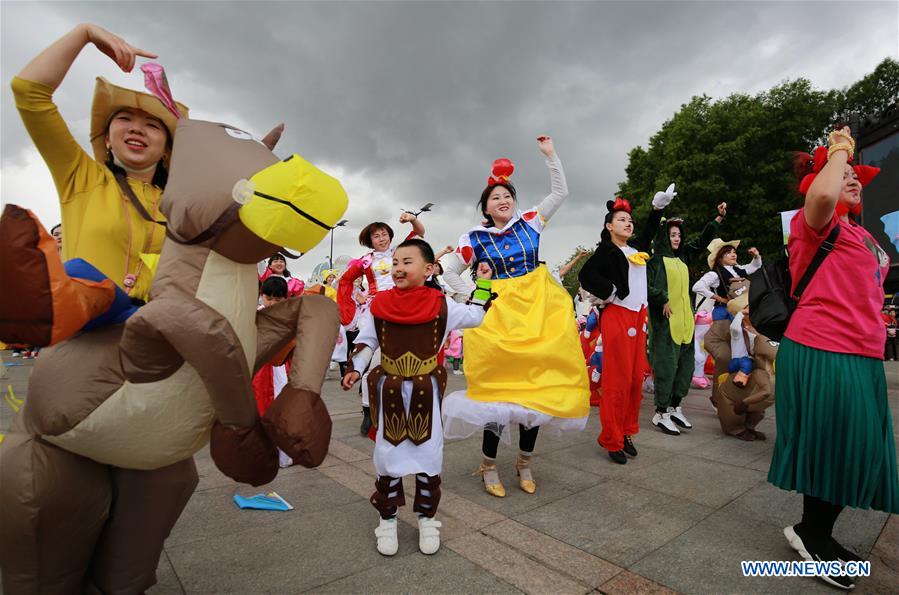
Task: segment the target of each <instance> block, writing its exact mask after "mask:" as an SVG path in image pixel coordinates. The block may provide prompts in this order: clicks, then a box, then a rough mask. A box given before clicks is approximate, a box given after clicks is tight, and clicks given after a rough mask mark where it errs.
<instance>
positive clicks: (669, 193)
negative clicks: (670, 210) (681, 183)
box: [652, 183, 677, 211]
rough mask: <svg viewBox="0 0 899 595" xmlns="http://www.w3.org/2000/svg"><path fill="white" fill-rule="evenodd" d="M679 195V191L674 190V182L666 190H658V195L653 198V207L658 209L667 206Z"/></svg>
mask: <svg viewBox="0 0 899 595" xmlns="http://www.w3.org/2000/svg"><path fill="white" fill-rule="evenodd" d="M675 196H677V192H675V191H674V184H673V183H672V184H671V185H670V186H668V188H667V189H666V190H665V191H664V192H656V195H655V196H654V197H653V198H652V207H653V208H654V209H656V210H658V211H660V210H662V209H664V208H665V207H667V206H668V205H669V204H670V203H671V201H672V200H674V197H675Z"/></svg>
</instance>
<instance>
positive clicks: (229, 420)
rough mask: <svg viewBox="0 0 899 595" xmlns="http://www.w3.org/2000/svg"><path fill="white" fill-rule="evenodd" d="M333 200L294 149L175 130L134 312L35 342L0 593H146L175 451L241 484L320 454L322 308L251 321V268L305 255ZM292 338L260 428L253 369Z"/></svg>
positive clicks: (196, 128)
mask: <svg viewBox="0 0 899 595" xmlns="http://www.w3.org/2000/svg"><path fill="white" fill-rule="evenodd" d="M346 206H347V198H346V194H345V193H344V191H343V189H342V188H341V186H340V184H339V183H338V182H337V180H335V179H333V178H331V177H329V176H327V175H326V174H324V173H322V172H321V171H319V170H317V169H316V168H314V167H313V166H312V165H310V164H309V163H307V162H306V161H305V160H303V159H302V158H301V157H300V156H298V155H293V156H292V157H289V158H288V159H285V160H284V161H280V160H279V159H278V158H277V157H276V156H275V155H274V154H273V153H272V152H271V151H270V150H269V149H268V148H267V147H266V146H265V145H263V144H262V143H261V142H259V141H257V140H255V139H254V138H253V137H251V136H250V135H249V134H247V133H245V132H243V131H240V130H237V129H235V128H233V127H230V126H227V125H223V124H216V123H211V122H202V121H198V120H180V121H179V123H178V128H177V134H176V136H175V145H174V152H173V160H172V166H171V170H170V178H169V182H168V185H167V188H166V191H165V194H164V197H163V200H162V211H163V213H164V214H165V216H166V219H167V221H168V228H167V238H166V242H165V245H164V246H163V249H162V254H161V256H160V261H159V266H158V270H157V274H156V277H155V280H154V282H153V287H152V290H151V292H150V301H149V303H148V304H147V305H145V306H143V307H141V308H140V309H138V310H137V311H136V312H135V313H134V314H133V315H132V316H131V317H130V318H128V320H127V321H126V322H125V323H124V324H114V325H107V326H103V327H101V328H97V329H94V330H91V331H89V332H82V333H81V334H78V335H76V336H74V337H73V338H71V339H69V340H66V341H63V342H61V343H59V344H57V345H55V346H53V347H50V348H48V349H46V350H44V351H43V352H42V353H41V356H40V359H38V360H36V363H35V366H34V370H33V373H32V376H31V381H30V386H29V391H28V398H27V399H26V402H25V406H24V408H23V409H22V411H21V412H20V413H19V415H18V417H17V418H16V419H15V420H14V422H13V426H12V429H11V431H10V432H9V434H8V435H7V436H6V439H5V440H4V442H3V443H2V444H0V566H2V570H3V588H4V590H5V591H6V592H7V593H75V592H80V591H86V592H103V593H136V592H141V591H144V590H145V589H147V588H149V587H150V586H151V585H153V584H154V583H155V580H156V579H155V570H156V566H157V563H158V561H159V556H160V554H161V551H162V546H163V542H164V540H165V539H166V537H167V536H168V534H169V532H170V531H171V529H172V527H173V526H174V524H175V522H176V521H177V520H178V517H179V515H180V514H181V512H182V510H183V508H184V506H185V504H186V503H187V501H188V500H189V499H190V496H191V494H192V493H193V491H194V488H195V487H196V485H197V481H198V477H197V471H196V467H195V465H194V462H193V458H192V455H193V454H194V453H195V452H197V451H198V450H199V449H200V448H202V447H203V446H204V445H205V444H206V443H207V442H209V443H210V452H211V455H212V458H213V460H214V462H215V464H216V466H217V467H218V468H219V469H220V470H221V471H222V473H224V474H225V475H227V476H229V477H231V478H232V479H234V480H235V481H239V482H245V483H249V484H253V485H260V484H264V483H267V482H270V481H271V480H272V479H274V477H275V475H276V474H277V472H278V452H277V449H276V446H277V447H278V448H281V449H282V450H283V451H284V452H286V453H287V454H288V455H289V456H291V457H292V458H293V459H294V461H297V462H299V463H301V464H303V465H305V466H309V467H311V466H316V465H318V464H320V463H321V462H322V460H323V459H324V457H325V454H326V453H327V449H328V442H329V440H330V435H331V421H330V418H329V415H328V411H327V409H326V408H325V405H324V403H323V402H322V400H321V398H320V397H319V393H320V391H321V387H322V383H323V381H324V376H325V373H326V370H327V368H328V363H329V360H330V357H331V352H332V351H333V349H334V343H335V337H336V336H337V332H338V326H339V320H338V312H337V306H336V305H335V304H334V302H332V301H331V300H329V299H327V298H326V297H323V296H305V297H299V298H293V299H289V300H287V301H285V302H282V303H280V304H277V305H275V306H273V307H271V308H266V309H264V310H260V311H257V310H256V304H257V297H258V281H257V274H256V262H258V261H260V260H262V259H264V258H266V257H268V256H270V255H272V254H274V253H275V252H277V251H279V250H282V249H283V248H291V249H293V250H299V251H301V252H305V251H308V250H309V249H310V248H311V247H313V246H314V245H315V244H317V243H318V242H319V241H320V240H321V239H322V238H323V237H324V236H325V234H326V233H327V232H328V230H329V229H330V226H331V225H333V224H334V223H335V222H336V221H337V220H338V219H339V218H340V216H341V215H342V214H343V213H344V211H345V209H346ZM10 208H11V209H13V211H12V212H10V210H9V209H10ZM16 209H17V210H16ZM4 220H5V222H4V225H7V224H8V225H11V226H18V231H17V233H19V234H22V236H28V235H29V234H31V235H32V236H33V237H34V238H35V241H36V238H38V237H39V236H40V234H42V233H43V234H46V232H44V231H43V230H42V229H40V227H39V224H38V223H37V222H36V220H35V219H34V218H33V216H30V214H29V213H28V212H27V211H25V210H24V209H18V208H17V207H9V208H8V210H7V213H6V215H5V216H4ZM8 231H9V228H5V229H4V233H7V232H8ZM294 339H296V348H295V349H294V351H293V359H292V367H291V372H290V377H289V383H288V385H287V386H286V387H285V388H284V389H283V391H282V392H281V394H280V395H279V398H278V399H277V400H276V401H275V403H274V404H273V405H272V407H271V408H269V410H268V411H267V412H266V414H265V416H264V417H263V418H262V419H260V418H259V416H258V414H257V411H256V405H255V401H254V398H253V391H252V388H251V379H252V377H253V373H254V371H255V370H258V369H259V368H260V367H261V366H262V365H264V364H265V363H267V362H269V361H270V360H272V359H273V358H275V357H276V355H278V354H279V353H282V354H283V352H284V351H285V349H286V348H287V347H288V345H289V344H290V343H291V341H292V340H294ZM284 357H285V356H283V355H282V356H281V358H282V359H283V358H284Z"/></svg>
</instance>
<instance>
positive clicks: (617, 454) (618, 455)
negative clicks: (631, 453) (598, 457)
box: [609, 450, 627, 465]
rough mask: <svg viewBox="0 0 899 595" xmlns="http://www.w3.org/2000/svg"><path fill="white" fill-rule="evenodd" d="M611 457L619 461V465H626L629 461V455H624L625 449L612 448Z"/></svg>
mask: <svg viewBox="0 0 899 595" xmlns="http://www.w3.org/2000/svg"><path fill="white" fill-rule="evenodd" d="M609 458H610V459H612V460H613V461H615V462H616V463H618V464H619V465H624V464H626V463H627V457H626V456H624V451H623V450H610V451H609Z"/></svg>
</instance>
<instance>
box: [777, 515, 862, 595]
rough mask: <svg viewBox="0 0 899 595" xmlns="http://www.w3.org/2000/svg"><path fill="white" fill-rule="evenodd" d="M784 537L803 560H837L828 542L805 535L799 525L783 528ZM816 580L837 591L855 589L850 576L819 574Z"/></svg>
mask: <svg viewBox="0 0 899 595" xmlns="http://www.w3.org/2000/svg"><path fill="white" fill-rule="evenodd" d="M784 537H786V538H787V542H788V543H789V544H790V547H792V548H793V549H794V550H796V551H797V552H798V553H799V555H800V556H802V557H803V558H804V559H805V560H810V561H815V562H825V561H831V560H837V554H836V553H835V552H834V550H833V547H832V546H831V543H830V541H825V540H823V539H816V538H814V537H813V536H810V535H806V534H805V532H804V531H803V530H802V525H801V524H800V525H793V526H792V527H785V528H784ZM818 578H819V579H821V580H822V581H824V582H825V583H827V584H828V585H830V586H832V587H836V588H838V589H846V590H847V591H848V590H850V589H854V588H855V581H854V580H853V578H852V577H850V576H841V575H838V574H819V575H818Z"/></svg>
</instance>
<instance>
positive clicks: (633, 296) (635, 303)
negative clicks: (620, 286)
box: [612, 246, 649, 312]
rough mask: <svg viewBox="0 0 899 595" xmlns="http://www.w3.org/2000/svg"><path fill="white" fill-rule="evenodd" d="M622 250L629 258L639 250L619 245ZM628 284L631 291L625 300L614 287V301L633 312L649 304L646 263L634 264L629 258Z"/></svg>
mask: <svg viewBox="0 0 899 595" xmlns="http://www.w3.org/2000/svg"><path fill="white" fill-rule="evenodd" d="M619 248H620V249H621V251H622V252H624V257H625V258H627V257H629V256H630V255H631V254H636V253H637V252H639V250H637V249H636V248H631V247H630V246H619ZM627 286H628V288H629V289H630V293H628V294H627V297H626V298H624V299H623V300H622V299H620V298H619V297H618V296H617V295H615V289H616V288H615V287H613V288H612V303H613V304H616V305H618V306H621V307H622V308H627V309H628V310H631V311H633V312H639V311H640V310H642V309H643V308H645V307H646V306H647V305H649V300H648V288H647V283H646V265H643V266H640V265H637V264H634V263H632V262H631V261H630V259H628V261H627Z"/></svg>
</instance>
